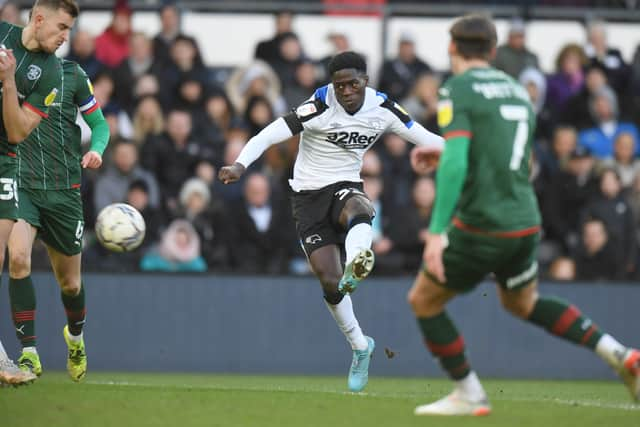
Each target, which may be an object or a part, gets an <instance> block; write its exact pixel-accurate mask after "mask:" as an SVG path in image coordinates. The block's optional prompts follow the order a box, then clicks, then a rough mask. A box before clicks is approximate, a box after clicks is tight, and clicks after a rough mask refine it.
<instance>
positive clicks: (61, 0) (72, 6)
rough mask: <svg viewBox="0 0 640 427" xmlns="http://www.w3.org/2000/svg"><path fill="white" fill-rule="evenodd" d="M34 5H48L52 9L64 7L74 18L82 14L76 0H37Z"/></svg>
mask: <svg viewBox="0 0 640 427" xmlns="http://www.w3.org/2000/svg"><path fill="white" fill-rule="evenodd" d="M33 7H34V8H36V7H46V8H47V9H50V10H58V9H62V10H64V11H65V12H67V13H68V14H69V15H71V16H72V17H73V18H77V17H78V15H79V14H80V8H79V7H78V4H77V3H76V2H75V1H74V0H37V1H36V3H35V4H34V5H33Z"/></svg>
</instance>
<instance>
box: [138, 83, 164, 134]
mask: <svg viewBox="0 0 640 427" xmlns="http://www.w3.org/2000/svg"><path fill="white" fill-rule="evenodd" d="M164 130H165V125H164V116H163V115H162V108H161V107H160V101H158V98H156V97H154V96H151V95H146V96H143V97H142V98H140V99H139V100H138V105H137V106H136V109H135V111H134V113H133V140H134V142H135V143H136V145H138V146H142V145H144V144H145V143H146V142H147V141H148V140H149V139H150V138H153V137H158V136H160V135H161V134H162V132H164Z"/></svg>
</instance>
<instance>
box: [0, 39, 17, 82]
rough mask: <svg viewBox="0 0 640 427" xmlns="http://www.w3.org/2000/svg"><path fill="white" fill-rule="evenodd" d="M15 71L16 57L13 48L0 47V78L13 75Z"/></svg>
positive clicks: (4, 78) (3, 78)
mask: <svg viewBox="0 0 640 427" xmlns="http://www.w3.org/2000/svg"><path fill="white" fill-rule="evenodd" d="M15 73H16V57H15V56H13V50H11V49H4V48H2V47H0V80H6V79H7V78H9V77H13V75H14V74H15Z"/></svg>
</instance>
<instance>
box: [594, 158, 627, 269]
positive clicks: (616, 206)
mask: <svg viewBox="0 0 640 427" xmlns="http://www.w3.org/2000/svg"><path fill="white" fill-rule="evenodd" d="M582 218H585V219H588V218H597V219H599V220H601V221H602V222H603V223H604V225H605V228H606V229H607V235H608V236H609V240H610V243H611V246H613V247H614V250H615V253H616V254H617V255H618V257H619V258H620V265H621V268H622V269H623V271H622V272H621V273H620V277H621V278H622V277H625V276H624V275H625V273H628V274H631V273H633V272H634V271H635V263H636V254H637V253H638V244H637V241H636V225H635V222H634V220H633V212H632V211H631V206H630V205H629V203H628V202H627V200H626V198H625V197H624V195H623V193H622V184H621V182H620V177H619V176H618V174H617V173H616V171H615V170H613V169H605V170H604V171H603V173H602V175H601V177H600V194H599V195H597V196H595V197H594V200H593V201H592V202H591V203H589V205H588V206H587V207H586V209H585V210H584V211H583V213H582Z"/></svg>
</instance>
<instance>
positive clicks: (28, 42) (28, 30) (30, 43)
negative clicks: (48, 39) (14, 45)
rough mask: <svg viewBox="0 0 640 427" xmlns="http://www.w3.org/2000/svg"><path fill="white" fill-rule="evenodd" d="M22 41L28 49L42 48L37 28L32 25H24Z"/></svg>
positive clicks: (37, 49) (36, 49)
mask: <svg viewBox="0 0 640 427" xmlns="http://www.w3.org/2000/svg"><path fill="white" fill-rule="evenodd" d="M21 41H22V45H23V46H24V47H25V48H26V49H27V50H32V51H39V50H41V49H40V44H39V43H38V41H37V40H36V30H35V28H33V26H31V25H27V26H26V27H24V30H22V38H21Z"/></svg>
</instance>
